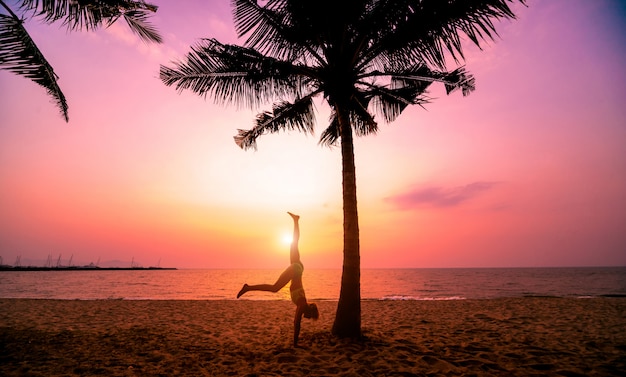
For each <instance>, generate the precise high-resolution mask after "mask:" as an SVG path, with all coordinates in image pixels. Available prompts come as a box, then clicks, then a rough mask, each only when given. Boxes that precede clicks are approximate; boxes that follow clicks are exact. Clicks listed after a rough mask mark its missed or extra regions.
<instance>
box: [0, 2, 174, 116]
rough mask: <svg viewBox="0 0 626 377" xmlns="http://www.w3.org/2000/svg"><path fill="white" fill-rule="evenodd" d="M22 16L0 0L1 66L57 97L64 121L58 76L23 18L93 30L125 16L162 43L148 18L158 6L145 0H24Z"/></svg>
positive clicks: (138, 31)
mask: <svg viewBox="0 0 626 377" xmlns="http://www.w3.org/2000/svg"><path fill="white" fill-rule="evenodd" d="M18 9H19V10H20V11H21V13H22V15H23V16H22V18H20V17H18V16H17V14H16V13H15V12H14V11H13V10H12V9H11V8H10V7H9V6H8V5H7V4H5V2H4V1H2V0H0V10H2V11H5V12H6V13H7V14H3V13H0V69H6V70H7V71H10V72H13V73H16V74H18V75H21V76H24V77H26V78H29V79H31V80H32V81H34V82H35V83H37V84H39V85H41V86H43V87H44V88H45V89H46V91H47V92H48V95H50V96H51V97H52V98H54V100H55V102H56V105H57V106H58V107H59V109H60V110H61V114H62V115H63V117H64V118H65V121H66V122H68V121H69V117H68V106H67V101H66V99H65V95H63V92H62V91H61V88H60V87H59V85H58V83H57V79H58V76H57V75H56V74H55V73H54V70H53V69H52V66H51V65H50V63H48V61H47V60H46V58H45V57H44V55H43V54H42V53H41V51H40V50H39V48H38V47H37V45H36V44H35V42H34V41H33V40H32V38H31V37H30V35H29V34H28V32H27V31H26V28H24V17H25V16H28V17H40V18H42V19H43V20H44V22H46V23H53V22H57V21H61V22H62V23H63V24H64V25H66V26H67V28H68V29H69V30H72V31H75V30H81V29H86V30H94V29H97V28H99V27H101V26H103V25H106V26H107V27H108V26H110V25H111V24H113V23H114V22H115V21H117V20H118V19H120V18H123V19H124V20H125V21H126V23H127V24H128V26H129V27H130V29H131V30H132V31H133V32H135V33H136V34H137V35H139V37H140V38H141V39H143V40H145V41H149V42H156V43H161V42H162V39H161V36H160V35H159V33H158V32H157V30H156V29H155V28H154V27H153V26H152V25H150V23H149V22H148V21H147V19H148V17H149V13H148V12H152V13H153V12H156V11H157V7H156V6H154V5H152V4H148V3H146V2H145V1H122V0H82V1H76V0H58V1H51V0H47V1H39V0H21V1H19V5H18Z"/></svg>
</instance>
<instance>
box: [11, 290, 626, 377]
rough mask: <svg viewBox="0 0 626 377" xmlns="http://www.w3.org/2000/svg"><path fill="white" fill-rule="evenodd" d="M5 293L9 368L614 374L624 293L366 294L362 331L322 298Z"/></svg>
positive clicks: (621, 352) (625, 344)
mask: <svg viewBox="0 0 626 377" xmlns="http://www.w3.org/2000/svg"><path fill="white" fill-rule="evenodd" d="M317 304H318V306H319V308H320V313H321V318H320V320H319V321H309V320H304V321H303V323H302V332H301V336H300V345H301V346H302V348H295V349H294V348H293V347H292V346H291V336H292V331H293V328H292V327H293V314H294V313H293V311H294V306H293V304H291V303H290V302H287V301H257V300H239V301H236V300H206V301H203V300H188V301H185V300H47V299H0V344H2V346H0V348H2V352H0V374H2V375H4V376H22V375H30V376H44V375H45V376H61V375H64V376H80V375H97V374H99V375H107V376H158V375H180V376H201V375H208V376H221V375H234V376H241V375H243V376H246V375H248V376H260V375H263V376H279V375H280V376H308V375H311V376H357V375H358V376H381V375H403V376H426V375H437V376H438V375H445V376H466V375H475V376H503V375H506V376H528V375H542V376H564V375H565V376H584V375H595V376H618V375H623V373H624V371H626V299H624V298H594V299H575V298H545V297H532V298H530V297H529V298H499V299H482V300H480V299H471V300H447V301H446V300H444V301H401V300H397V301H396V300H394V301H363V302H362V305H361V308H362V315H361V318H362V329H363V333H364V339H363V340H361V341H354V340H346V339H337V338H335V337H333V336H332V335H330V329H331V327H332V323H333V320H334V313H335V310H336V306H337V302H336V301H319V302H317Z"/></svg>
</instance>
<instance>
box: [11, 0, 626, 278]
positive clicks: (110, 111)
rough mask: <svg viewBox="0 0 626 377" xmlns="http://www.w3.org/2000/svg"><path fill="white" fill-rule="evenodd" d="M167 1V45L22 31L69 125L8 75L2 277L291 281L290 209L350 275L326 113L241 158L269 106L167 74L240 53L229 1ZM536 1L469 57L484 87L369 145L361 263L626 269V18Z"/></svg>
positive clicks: (411, 118)
mask: <svg viewBox="0 0 626 377" xmlns="http://www.w3.org/2000/svg"><path fill="white" fill-rule="evenodd" d="M153 3H155V4H156V5H158V6H159V8H158V12H157V13H156V14H155V15H154V17H152V18H151V21H152V23H153V24H154V25H155V27H156V28H157V29H158V30H159V31H161V34H162V35H163V38H164V41H163V43H162V44H147V43H145V42H142V41H141V40H140V39H138V38H137V37H136V36H135V35H134V34H132V32H131V31H130V30H129V29H128V27H127V26H126V25H125V24H123V23H119V24H118V23H115V24H114V25H113V26H111V27H110V28H108V29H102V30H98V31H94V32H91V31H83V32H67V31H66V29H65V28H64V27H63V26H61V25H60V24H58V25H57V24H53V25H45V24H44V23H42V22H39V21H37V20H32V19H27V20H26V21H25V27H26V28H27V29H28V31H29V33H30V34H31V37H32V38H33V39H34V40H35V42H36V43H37V44H38V46H39V47H40V49H41V50H42V53H43V54H44V55H46V57H47V59H48V60H49V61H50V63H51V65H52V66H53V67H54V69H55V73H56V74H57V75H58V76H59V77H60V79H59V85H60V86H61V89H62V90H63V91H64V93H65V95H66V97H67V101H68V105H69V110H68V115H69V123H66V122H65V120H64V119H63V117H62V116H60V114H59V111H58V109H57V108H56V107H55V105H54V103H51V100H50V98H49V96H48V95H47V93H46V91H45V89H43V88H41V87H40V86H38V85H37V84H35V83H33V82H31V81H30V80H28V79H25V78H23V77H20V76H17V75H15V74H13V73H11V72H8V71H6V70H0V88H1V89H0V90H1V93H2V100H1V101H0V151H1V152H0V256H1V257H2V260H3V263H8V264H14V263H15V261H16V260H18V258H19V260H20V261H21V263H22V264H28V263H32V264H42V263H45V261H46V259H47V258H48V255H49V254H51V253H52V254H55V255H58V254H63V255H66V256H68V257H69V256H70V255H73V256H74V261H75V262H76V263H84V264H88V263H90V262H94V263H95V262H96V261H97V260H98V259H99V258H100V259H101V260H102V261H120V263H126V264H130V262H131V260H132V259H133V258H134V260H135V262H137V263H141V264H143V265H151V264H155V263H157V261H159V260H161V265H166V266H175V267H179V268H232V267H237V268H282V267H283V265H284V264H285V263H287V262H288V260H287V259H286V258H285V255H286V253H288V245H289V243H290V237H291V234H290V232H291V231H290V226H291V222H290V219H289V217H288V216H287V215H286V212H287V211H293V212H295V213H298V214H300V215H301V216H302V222H301V225H302V239H301V242H300V246H301V252H302V253H303V254H306V257H305V260H306V264H307V268H308V267H316V268H340V267H341V265H342V242H343V219H342V191H341V190H342V170H341V169H342V167H341V150H340V148H339V147H333V148H328V147H323V146H320V145H319V144H318V141H319V138H320V133H321V132H322V130H324V129H325V127H326V126H327V124H328V120H329V119H330V110H329V109H328V108H327V106H326V105H325V103H324V102H323V101H321V100H319V101H317V102H316V103H315V109H316V110H317V113H316V122H317V126H316V129H315V134H314V135H310V134H302V133H299V132H296V131H291V132H282V133H280V134H276V135H264V136H263V137H262V138H260V139H259V140H258V148H257V149H256V150H246V151H244V150H241V149H240V148H239V147H238V146H237V145H236V144H235V143H234V141H233V136H234V135H236V134H237V130H238V129H249V128H251V127H252V125H253V122H254V119H255V115H256V114H257V113H258V112H259V111H263V110H271V104H263V105H262V106H260V107H259V108H255V109H249V108H247V107H238V106H234V105H233V106H231V105H226V106H225V105H222V104H215V103H213V100H212V98H211V97H210V96H208V97H207V98H203V97H202V96H197V95H195V94H193V93H189V92H186V91H183V92H179V91H177V90H175V89H174V88H172V87H167V86H165V85H164V84H163V83H162V82H161V81H160V80H159V67H160V65H170V64H171V62H173V61H176V60H177V59H180V58H181V57H183V56H185V54H187V53H188V52H189V48H190V47H189V46H192V45H194V44H195V43H197V42H198V41H199V39H200V38H216V39H218V40H220V41H222V42H225V43H237V44H242V43H243V41H242V40H238V39H237V37H236V34H235V29H234V26H233V19H232V14H231V7H230V1H227V0H224V1H211V2H197V1H195V2H172V1H158V0H155V1H153ZM527 3H528V6H523V5H521V4H519V3H513V5H512V7H513V10H514V11H515V14H516V15H517V17H518V19H517V20H515V21H511V22H508V21H505V22H501V23H500V24H498V25H497V30H498V34H499V37H498V38H496V40H495V41H493V42H488V43H485V44H484V46H482V47H483V49H482V51H481V50H479V49H478V48H476V47H473V46H471V44H470V43H468V47H467V48H466V50H465V51H466V54H465V58H466V59H465V61H462V62H460V64H463V65H465V68H466V69H467V71H468V72H470V73H471V74H473V75H474V77H475V78H476V90H475V91H474V92H473V93H471V94H470V95H469V96H467V97H464V96H463V95H462V94H461V93H460V92H454V93H452V94H450V95H447V94H446V92H445V88H444V87H443V86H435V85H433V86H432V89H431V90H430V91H429V93H428V97H429V98H430V99H431V100H430V103H426V104H424V106H423V107H421V106H412V107H409V108H407V110H405V111H404V112H403V113H402V115H401V116H400V117H399V118H398V119H397V120H396V121H394V122H393V123H390V124H386V123H385V122H384V120H383V119H379V118H378V117H377V118H376V120H377V121H378V122H379V128H380V129H379V131H378V133H377V134H375V135H369V136H366V137H360V138H356V139H355V141H354V148H355V156H356V157H355V158H356V186H357V197H358V211H359V213H358V214H359V228H360V249H361V263H362V264H361V266H362V267H363V268H372V267H390V268H391V267H403V268H404V267H499V266H501V267H512V266H563V265H566V266H570V265H573V266H588V265H592V266H598V265H600V266H604V265H609V266H611V265H626V254H625V253H624V250H626V233H624V231H623V224H625V223H626V197H625V196H624V192H626V174H624V172H626V153H625V151H626V143H625V140H626V127H625V124H626V123H625V119H626V113H625V112H624V106H623V99H624V98H626V85H624V83H625V82H626V76H625V73H624V72H625V71H624V69H623V67H625V66H626V49H624V46H625V45H626V28H625V25H626V22H625V18H624V12H623V6H622V5H621V4H618V3H619V2H615V1H608V0H607V1H605V0H599V1H585V0H572V1H559V0H556V1H539V0H529V1H528V2H527ZM466 42H467V41H466ZM449 64H450V67H451V68H453V67H455V66H456V65H455V64H454V62H453V61H450V62H449Z"/></svg>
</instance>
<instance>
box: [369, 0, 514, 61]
mask: <svg viewBox="0 0 626 377" xmlns="http://www.w3.org/2000/svg"><path fill="white" fill-rule="evenodd" d="M514 1H518V2H520V3H522V4H525V0H477V1H466V0H448V1H441V0H405V1H401V0H400V1H391V2H377V4H376V6H375V7H374V9H373V11H372V13H371V15H370V16H369V17H368V21H369V22H370V23H369V24H368V27H369V28H370V29H371V30H370V34H369V35H372V36H374V37H373V38H372V40H373V43H372V46H371V48H370V49H369V51H368V52H367V54H366V55H364V56H363V60H364V61H369V60H372V59H374V58H376V57H380V56H381V54H382V55H388V56H387V58H388V59H391V60H393V59H399V60H405V61H406V60H407V59H409V60H415V59H420V60H421V59H424V60H426V61H428V62H429V63H430V64H433V65H434V66H436V67H438V68H441V69H445V64H446V62H445V61H446V52H449V53H450V54H451V56H452V58H453V59H454V60H455V61H456V62H459V61H460V60H461V59H463V57H464V56H463V49H462V43H461V36H460V34H461V33H462V34H464V35H466V36H467V37H468V38H469V39H470V40H471V41H472V42H473V43H474V44H476V45H477V46H478V47H481V41H485V40H491V39H494V38H495V36H497V32H496V28H495V25H494V21H495V20H502V19H514V18H515V15H514V13H513V12H512V10H511V8H510V4H512V3H513V2H514Z"/></svg>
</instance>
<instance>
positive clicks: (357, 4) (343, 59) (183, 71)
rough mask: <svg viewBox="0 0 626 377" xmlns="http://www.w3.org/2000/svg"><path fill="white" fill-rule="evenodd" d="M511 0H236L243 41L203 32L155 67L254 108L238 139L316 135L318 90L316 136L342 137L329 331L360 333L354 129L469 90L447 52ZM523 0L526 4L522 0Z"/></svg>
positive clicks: (179, 82)
mask: <svg viewBox="0 0 626 377" xmlns="http://www.w3.org/2000/svg"><path fill="white" fill-rule="evenodd" d="M512 1H513V0H473V1H472V0H447V1H442V0H395V1H383V0H342V1H341V8H339V7H338V3H337V1H336V0H317V1H297V0H293V1H292V0H268V1H266V2H263V3H264V4H260V2H257V1H255V0H233V7H234V10H233V15H234V20H235V26H236V30H237V33H238V35H239V37H244V36H246V37H247V38H246V40H245V43H244V46H237V45H227V44H222V43H220V42H218V41H217V40H214V39H204V40H202V41H200V42H199V43H198V44H197V45H195V46H192V48H191V52H190V53H189V54H188V55H187V56H186V61H179V62H175V63H174V68H168V67H165V66H161V70H160V78H161V80H162V81H163V83H165V85H168V86H171V85H175V87H176V88H177V89H178V90H181V91H182V90H191V91H192V92H195V93H197V94H198V95H201V96H207V95H209V96H211V97H213V98H214V100H215V101H216V102H217V103H235V104H239V105H241V104H243V105H248V106H250V107H252V108H256V107H257V106H258V105H259V104H261V103H273V107H272V110H271V111H264V112H261V113H260V114H258V115H257V117H256V123H255V125H254V127H253V128H252V129H250V130H239V133H238V135H237V136H235V142H236V143H237V145H239V146H240V147H241V148H243V149H249V148H256V141H257V138H258V137H260V136H261V135H263V134H266V133H276V132H279V131H281V130H300V131H303V132H309V133H312V132H313V128H314V123H315V117H314V112H313V98H314V97H316V96H319V95H321V96H323V99H324V100H325V101H326V103H327V104H328V105H329V106H330V109H331V114H332V115H331V119H330V122H329V124H328V126H327V127H326V129H325V130H324V131H322V133H321V137H320V144H322V145H335V144H336V143H337V142H339V144H340V145H341V156H342V169H343V170H342V174H343V183H342V185H343V230H344V244H343V245H344V246H343V272H342V278H341V290H340V296H339V303H338V307H337V312H336V317H335V322H334V324H333V329H332V332H333V334H335V335H337V336H340V337H358V336H360V334H361V304H360V301H361V294H360V254H359V253H360V251H359V222H358V213H357V195H356V175H355V164H354V151H353V136H354V135H356V136H366V135H370V134H373V133H376V132H377V131H378V123H377V121H376V120H375V118H374V115H373V114H378V115H379V116H380V117H381V118H382V119H383V120H384V121H385V122H392V121H393V120H395V119H396V118H397V117H398V115H400V113H402V111H403V110H404V109H405V108H406V107H407V106H409V105H422V106H423V105H424V104H425V103H426V102H427V98H426V97H425V92H426V89H427V88H428V87H429V86H430V85H431V84H433V83H439V84H443V85H444V86H445V88H446V90H447V92H448V93H451V92H453V91H455V90H458V89H460V90H461V91H462V93H463V95H467V94H469V93H470V92H471V91H473V90H474V78H473V77H472V76H471V75H469V74H468V73H466V71H465V69H464V68H463V67H458V68H456V69H454V70H451V71H448V70H447V69H446V60H447V59H446V55H449V58H448V60H449V59H450V58H451V59H452V60H454V62H455V63H457V64H458V63H459V61H460V60H461V59H462V58H463V51H462V46H461V45H462V41H461V34H464V35H465V36H467V37H468V38H469V39H470V40H471V41H472V42H473V43H475V44H476V45H478V46H479V47H480V42H481V41H484V40H485V39H492V38H493V37H494V36H495V35H496V30H495V26H494V24H493V21H494V20H498V19H512V18H515V15H514V14H513V12H512V10H511V9H510V7H509V5H510V4H509V3H511V2H512ZM519 1H520V2H522V3H524V0H519Z"/></svg>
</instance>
